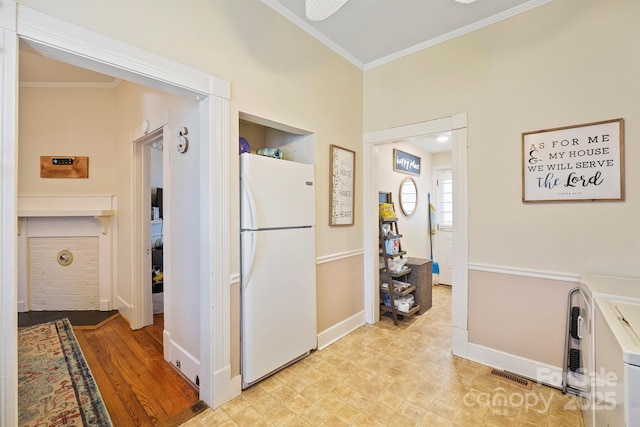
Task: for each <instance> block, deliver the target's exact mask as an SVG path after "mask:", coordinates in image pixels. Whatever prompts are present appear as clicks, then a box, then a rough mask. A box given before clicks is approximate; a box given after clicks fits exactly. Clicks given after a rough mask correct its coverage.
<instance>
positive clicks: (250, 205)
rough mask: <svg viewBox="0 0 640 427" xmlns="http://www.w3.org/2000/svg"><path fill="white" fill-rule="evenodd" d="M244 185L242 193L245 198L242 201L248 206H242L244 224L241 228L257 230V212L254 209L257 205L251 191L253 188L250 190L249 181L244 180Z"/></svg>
mask: <svg viewBox="0 0 640 427" xmlns="http://www.w3.org/2000/svg"><path fill="white" fill-rule="evenodd" d="M243 184H244V185H242V192H243V197H242V199H241V200H243V201H244V204H245V205H246V206H242V210H243V212H242V214H243V215H242V216H243V221H242V222H243V224H242V225H241V227H243V228H245V229H246V228H249V229H253V228H255V223H256V217H255V215H256V212H255V209H254V206H255V205H256V203H255V200H254V197H253V191H251V188H249V180H248V179H246V178H245V179H244V183H243ZM245 221H246V222H250V223H246V222H245Z"/></svg>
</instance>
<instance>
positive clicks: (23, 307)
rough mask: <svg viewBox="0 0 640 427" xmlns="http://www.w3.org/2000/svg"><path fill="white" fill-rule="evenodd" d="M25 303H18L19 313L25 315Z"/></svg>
mask: <svg viewBox="0 0 640 427" xmlns="http://www.w3.org/2000/svg"><path fill="white" fill-rule="evenodd" d="M25 307H26V305H25V303H24V301H18V313H24V312H25Z"/></svg>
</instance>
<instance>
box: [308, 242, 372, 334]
mask: <svg viewBox="0 0 640 427" xmlns="http://www.w3.org/2000/svg"><path fill="white" fill-rule="evenodd" d="M317 278H318V292H317V298H318V302H317V304H318V332H323V331H326V330H327V329H329V328H330V327H332V326H335V325H336V324H338V323H340V322H341V321H343V320H345V319H348V318H350V317H351V316H353V315H354V314H356V313H360V312H362V311H363V310H364V288H363V285H362V284H363V281H364V280H363V269H362V255H358V256H351V257H348V258H343V259H340V260H337V261H333V262H329V263H321V264H318V267H317Z"/></svg>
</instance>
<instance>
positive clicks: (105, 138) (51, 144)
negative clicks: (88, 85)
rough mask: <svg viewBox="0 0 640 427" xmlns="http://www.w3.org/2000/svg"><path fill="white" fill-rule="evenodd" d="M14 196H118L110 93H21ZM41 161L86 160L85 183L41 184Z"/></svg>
mask: <svg viewBox="0 0 640 427" xmlns="http://www.w3.org/2000/svg"><path fill="white" fill-rule="evenodd" d="M19 97H20V102H19V107H20V109H19V112H18V114H19V122H18V124H19V126H20V128H19V138H20V143H19V144H18V159H19V167H18V194H19V195H21V196H25V195H69V194H83V195H86V194H100V195H106V194H116V192H117V186H116V179H115V178H116V176H117V171H118V169H119V163H118V156H117V154H116V152H115V151H114V149H113V147H114V145H115V141H116V132H115V126H114V124H115V118H116V92H115V90H114V89H64V88H29V87H21V88H20V92H19ZM40 156H88V157H89V178H87V179H83V178H78V179H67V178H40Z"/></svg>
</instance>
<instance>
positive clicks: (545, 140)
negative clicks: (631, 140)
mask: <svg viewBox="0 0 640 427" xmlns="http://www.w3.org/2000/svg"><path fill="white" fill-rule="evenodd" d="M598 200H624V120H623V119H614V120H605V121H600V122H594V123H586V124H582V125H575V126H565V127H560V128H555V129H546V130H539V131H534V132H525V133H523V134H522V201H523V202H555V201H598Z"/></svg>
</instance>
